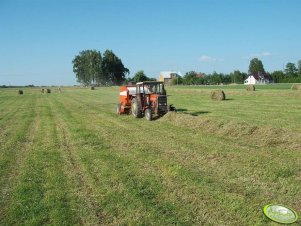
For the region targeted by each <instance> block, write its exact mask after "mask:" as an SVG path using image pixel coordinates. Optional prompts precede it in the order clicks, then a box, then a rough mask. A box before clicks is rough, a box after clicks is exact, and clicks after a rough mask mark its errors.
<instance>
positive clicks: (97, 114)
mask: <svg viewBox="0 0 301 226" xmlns="http://www.w3.org/2000/svg"><path fill="white" fill-rule="evenodd" d="M213 89H223V90H224V91H225V93H226V97H227V100H226V101H222V102H216V101H212V100H210V92H211V91H212V90H213ZM167 91H168V94H169V95H170V96H169V99H168V100H169V102H170V103H174V104H175V106H176V107H177V109H178V110H179V111H178V113H177V114H168V115H166V116H164V117H163V118H161V119H158V120H155V121H152V122H148V121H146V120H145V119H135V118H133V117H132V116H117V115H116V113H115V107H116V103H117V101H118V95H119V89H118V87H108V88H97V89H96V90H94V91H91V90H89V89H80V88H65V89H63V92H62V93H58V92H55V90H53V92H52V93H51V94H41V93H40V90H39V89H29V88H27V89H24V95H17V90H16V89H0V104H1V105H0V110H1V111H0V184H1V187H0V191H1V200H0V205H1V209H0V225H43V224H51V225H99V224H101V225H175V224H176V225H277V224H276V223H273V222H271V221H270V220H268V219H267V218H266V217H265V216H264V215H263V213H262V208H263V206H264V205H265V204H269V203H282V204H284V205H287V206H290V207H292V208H294V209H295V210H296V211H297V212H298V213H299V214H300V213H301V200H300V197H301V153H300V150H301V146H300V140H301V128H300V121H301V114H300V113H301V105H300V100H301V92H299V91H292V90H290V85H288V84H284V85H270V86H257V87H256V91H255V92H247V91H246V90H245V87H244V86H223V87H214V86H191V87H184V86H180V87H168V90H167ZM299 223H300V221H299ZM295 225H297V224H295Z"/></svg>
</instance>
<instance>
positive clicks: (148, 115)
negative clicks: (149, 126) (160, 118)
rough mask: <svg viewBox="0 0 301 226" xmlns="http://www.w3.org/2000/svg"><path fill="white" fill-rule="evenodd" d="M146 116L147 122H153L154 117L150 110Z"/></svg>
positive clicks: (146, 112) (146, 111)
mask: <svg viewBox="0 0 301 226" xmlns="http://www.w3.org/2000/svg"><path fill="white" fill-rule="evenodd" d="M144 114H145V118H146V119H147V121H152V119H153V116H152V110H151V109H150V108H148V109H146V110H145V112H144Z"/></svg>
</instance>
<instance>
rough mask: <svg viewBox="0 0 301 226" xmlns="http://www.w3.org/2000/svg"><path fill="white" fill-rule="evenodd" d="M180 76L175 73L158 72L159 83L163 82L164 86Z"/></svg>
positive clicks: (179, 73)
mask: <svg viewBox="0 0 301 226" xmlns="http://www.w3.org/2000/svg"><path fill="white" fill-rule="evenodd" d="M180 75H181V72H176V71H162V72H160V76H159V81H160V82H164V84H165V85H170V84H171V82H172V80H173V79H176V78H177V77H178V76H180Z"/></svg>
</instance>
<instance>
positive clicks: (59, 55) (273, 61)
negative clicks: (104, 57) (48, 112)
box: [0, 0, 301, 85]
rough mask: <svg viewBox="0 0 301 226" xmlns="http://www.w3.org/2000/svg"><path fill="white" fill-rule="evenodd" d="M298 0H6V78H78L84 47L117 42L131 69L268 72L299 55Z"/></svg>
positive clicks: (1, 80)
mask: <svg viewBox="0 0 301 226" xmlns="http://www.w3.org/2000/svg"><path fill="white" fill-rule="evenodd" d="M300 10H301V1H300V0H286V1H284V0H283V1H282V0H261V1H259V0H245V1H243V0H224V1H222V0H220V1H217V0H207V1H205V0H181V1H180V0H174V1H172V0H110V1H109V0H98V1H96V0H95V1H92V0H86V1H84V0H69V1H68V0H59V1H57V0H36V1H33V0H19V1H17V0H0V85H2V84H5V85H28V84H34V85H73V84H76V79H75V75H74V74H73V72H72V63H71V62H72V59H73V58H74V56H75V55H77V54H78V53H79V52H80V51H81V50H85V49H96V50H99V51H101V52H104V51H105V50H106V49H111V50H113V52H115V53H116V54H117V55H118V56H119V57H120V58H121V59H122V61H123V63H124V65H125V66H126V67H127V68H129V70H130V71H131V76H133V75H134V74H135V73H136V72H137V71H138V70H144V71H145V73H146V74H147V75H148V76H150V77H157V76H158V75H159V73H160V71H168V70H175V71H180V72H182V74H184V73H185V72H187V71H191V70H195V71H198V72H205V73H211V72H213V71H217V72H223V73H229V72H231V71H234V70H241V71H243V72H247V70H248V66H249V62H250V59H251V58H253V57H258V58H259V59H261V60H262V62H263V64H264V67H265V69H266V70H267V71H274V70H279V69H283V66H284V65H285V64H286V63H287V62H293V63H297V61H298V60H300V59H301V41H300V40H301V39H300V38H301V29H300V24H301V13H300Z"/></svg>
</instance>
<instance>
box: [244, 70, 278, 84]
mask: <svg viewBox="0 0 301 226" xmlns="http://www.w3.org/2000/svg"><path fill="white" fill-rule="evenodd" d="M271 82H273V80H272V78H271V76H269V75H268V74H266V73H261V72H255V73H253V74H249V75H248V78H247V79H246V80H245V82H244V84H245V85H255V84H268V83H271Z"/></svg>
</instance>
